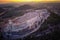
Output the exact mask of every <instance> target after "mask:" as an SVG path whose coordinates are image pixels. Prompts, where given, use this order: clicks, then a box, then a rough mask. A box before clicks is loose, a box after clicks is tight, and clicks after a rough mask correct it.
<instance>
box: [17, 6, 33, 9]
mask: <svg viewBox="0 0 60 40" xmlns="http://www.w3.org/2000/svg"><path fill="white" fill-rule="evenodd" d="M33 8H34V7H32V6H30V5H22V6H20V7H18V8H16V9H19V10H27V9H33Z"/></svg>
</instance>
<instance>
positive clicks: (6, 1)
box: [0, 0, 60, 3]
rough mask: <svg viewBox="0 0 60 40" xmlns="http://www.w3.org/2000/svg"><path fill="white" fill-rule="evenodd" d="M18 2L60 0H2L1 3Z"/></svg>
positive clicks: (50, 0) (52, 0) (56, 0)
mask: <svg viewBox="0 0 60 40" xmlns="http://www.w3.org/2000/svg"><path fill="white" fill-rule="evenodd" d="M16 2H17V3H18V2H60V0H0V3H16Z"/></svg>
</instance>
